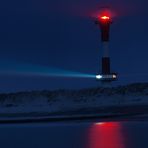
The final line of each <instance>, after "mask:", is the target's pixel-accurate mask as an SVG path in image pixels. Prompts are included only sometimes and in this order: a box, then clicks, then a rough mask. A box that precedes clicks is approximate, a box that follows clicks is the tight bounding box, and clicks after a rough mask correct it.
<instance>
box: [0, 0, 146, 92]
mask: <svg viewBox="0 0 148 148" xmlns="http://www.w3.org/2000/svg"><path fill="white" fill-rule="evenodd" d="M106 5H107V6H110V7H111V8H112V9H113V10H114V11H115V12H116V18H115V19H114V23H113V25H112V28H111V42H110V55H111V60H112V61H111V62H112V70H113V72H114V71H116V72H118V73H119V81H118V82H116V83H117V84H126V83H130V82H147V81H148V64H147V63H148V27H147V26H148V11H147V5H148V2H147V1H146V0H125V1H123V0H121V1H120V0H108V1H107V0H106V1H104V0H100V1H99V0H98V1H97V0H79V1H74V0H62V1H59V0H21V1H20V0H13V1H12V0H5V1H1V2H0V20H1V21H0V62H1V64H0V66H1V70H3V68H4V67H5V69H9V68H10V67H11V66H10V65H11V64H10V65H9V66H8V64H7V63H15V64H12V67H11V69H13V67H14V65H15V66H16V67H22V69H23V66H24V65H35V66H36V65H39V67H42V66H43V67H49V68H50V69H51V67H57V68H60V69H67V70H71V71H75V72H82V73H87V74H96V73H98V72H99V70H100V69H101V68H100V66H101V64H100V61H101V44H100V31H99V29H98V28H97V26H95V25H94V23H93V18H91V16H92V14H93V13H96V12H97V10H98V9H99V8H100V7H101V6H106ZM120 76H121V77H120ZM98 85H100V83H99V82H97V81H96V80H95V79H81V78H65V77H64V78H57V77H42V76H29V75H11V73H9V75H4V74H1V75H0V92H3V91H24V90H42V89H60V88H83V87H93V86H98Z"/></svg>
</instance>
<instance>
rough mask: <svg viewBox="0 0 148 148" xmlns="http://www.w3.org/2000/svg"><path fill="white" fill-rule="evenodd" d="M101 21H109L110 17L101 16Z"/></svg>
mask: <svg viewBox="0 0 148 148" xmlns="http://www.w3.org/2000/svg"><path fill="white" fill-rule="evenodd" d="M101 19H102V20H109V19H110V17H109V16H101Z"/></svg>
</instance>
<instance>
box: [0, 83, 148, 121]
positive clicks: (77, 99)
mask: <svg viewBox="0 0 148 148" xmlns="http://www.w3.org/2000/svg"><path fill="white" fill-rule="evenodd" d="M138 113H148V83H141V84H140V83H139V84H131V85H127V86H119V87H115V88H90V89H82V90H56V91H33V92H20V93H11V94H0V117H1V118H10V117H13V118H14V117H19V118H20V117H21V118H28V117H35V118H36V117H41V116H42V117H47V116H48V117H59V116H67V117H69V116H94V115H97V116H104V115H118V114H138Z"/></svg>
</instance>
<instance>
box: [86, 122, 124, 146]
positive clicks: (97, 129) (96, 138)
mask: <svg viewBox="0 0 148 148" xmlns="http://www.w3.org/2000/svg"><path fill="white" fill-rule="evenodd" d="M88 140H89V145H88V147H89V148H125V146H124V141H123V135H122V131H121V125H120V123H118V122H104V123H95V124H93V125H92V126H91V128H90V131H89V139H88Z"/></svg>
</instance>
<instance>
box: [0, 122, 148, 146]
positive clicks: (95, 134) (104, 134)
mask: <svg viewBox="0 0 148 148" xmlns="http://www.w3.org/2000/svg"><path fill="white" fill-rule="evenodd" d="M147 137H148V122H147V121H139V122H138V121H137V122H136V121H130V122H98V123H55V124H54V123H46V124H26V125H25V124H22V125H21V124H20V125H19V124H17V125H0V145H1V147H5V148H12V147H14V148H148V138H147Z"/></svg>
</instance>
